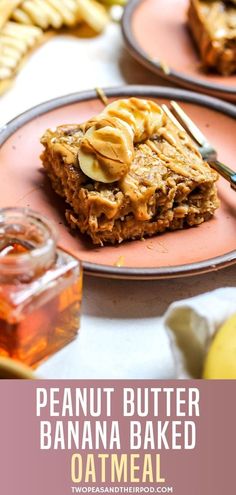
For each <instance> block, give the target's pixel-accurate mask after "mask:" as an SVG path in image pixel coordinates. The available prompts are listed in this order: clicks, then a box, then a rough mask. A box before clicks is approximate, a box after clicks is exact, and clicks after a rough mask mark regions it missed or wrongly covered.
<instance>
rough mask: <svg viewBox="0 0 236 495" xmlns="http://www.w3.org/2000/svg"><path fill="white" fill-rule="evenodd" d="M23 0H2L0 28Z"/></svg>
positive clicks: (0, 1)
mask: <svg viewBox="0 0 236 495" xmlns="http://www.w3.org/2000/svg"><path fill="white" fill-rule="evenodd" d="M21 1H22V0H0V29H1V28H2V27H3V26H4V24H5V23H6V22H7V21H8V19H9V18H10V17H11V14H12V12H13V10H14V9H15V8H16V7H18V5H19V4H20V3H21Z"/></svg>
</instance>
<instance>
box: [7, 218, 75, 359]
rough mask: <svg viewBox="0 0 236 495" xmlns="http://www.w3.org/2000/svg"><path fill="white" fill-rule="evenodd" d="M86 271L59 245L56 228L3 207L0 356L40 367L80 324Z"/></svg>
mask: <svg viewBox="0 0 236 495" xmlns="http://www.w3.org/2000/svg"><path fill="white" fill-rule="evenodd" d="M81 297H82V268H81V264H80V262H79V261H78V260H77V259H75V258H74V257H73V256H71V255H70V254H68V253H67V252H65V251H63V250H62V249H59V248H58V247H57V232H56V229H55V227H54V225H53V224H52V223H51V222H50V221H49V220H48V219H47V218H45V217H44V216H43V215H41V214H38V213H36V212H34V211H31V210H29V209H27V208H5V209H0V356H6V357H11V358H13V359H16V360H19V361H22V362H23V363H26V364H27V365H29V366H32V367H34V368H35V367H36V366H37V365H38V364H39V363H40V361H42V360H43V359H45V358H46V357H48V356H50V355H51V354H53V353H55V352H56V351H58V350H59V349H61V348H62V347H64V346H65V345H66V344H68V343H69V342H71V341H72V340H73V339H74V338H75V337H76V335H77V333H78V329H79V325H80V305H81Z"/></svg>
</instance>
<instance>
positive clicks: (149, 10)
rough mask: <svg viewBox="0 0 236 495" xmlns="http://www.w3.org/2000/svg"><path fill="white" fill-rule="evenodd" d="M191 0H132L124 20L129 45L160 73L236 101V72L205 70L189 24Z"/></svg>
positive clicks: (137, 55) (144, 62)
mask: <svg viewBox="0 0 236 495" xmlns="http://www.w3.org/2000/svg"><path fill="white" fill-rule="evenodd" d="M188 4H189V0H130V1H129V2H128V5H127V7H126V9H125V13H124V16H123V20H122V28H123V35H124V39H125V42H126V45H127V48H128V49H129V51H130V52H131V54H132V55H133V56H134V57H135V58H136V59H137V60H138V61H139V62H141V63H142V64H144V65H145V66H147V67H148V68H149V69H151V70H152V71H153V72H155V73H157V74H158V75H159V76H161V77H163V78H165V79H168V80H170V81H172V82H175V83H178V84H179V85H181V86H184V87H187V88H190V89H195V90H197V91H200V92H203V93H207V94H210V95H213V96H217V97H221V98H224V99H226V100H230V101H236V74H234V75H232V76H229V77H224V76H221V75H219V74H217V73H213V72H211V73H210V72H209V73H208V72H206V71H205V70H203V68H202V66H201V62H200V58H199V55H198V53H197V50H196V48H195V46H194V43H193V40H192V37H191V35H190V32H189V30H188V27H187V9H188Z"/></svg>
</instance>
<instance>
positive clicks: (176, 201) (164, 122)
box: [41, 98, 219, 245]
mask: <svg viewBox="0 0 236 495" xmlns="http://www.w3.org/2000/svg"><path fill="white" fill-rule="evenodd" d="M41 142H42V144H43V145H44V148H45V149H44V151H43V153H42V155H41V158H42V162H43V166H44V168H45V170H46V172H47V175H48V177H49V178H50V181H51V184H52V187H53V189H54V190H55V191H56V193H57V194H59V195H60V196H62V197H63V198H64V199H65V200H66V203H67V205H68V209H67V211H66V218H67V221H68V223H69V224H70V226H71V227H72V228H74V229H76V228H78V229H79V230H80V232H82V233H86V234H88V235H89V236H90V237H91V239H92V241H93V243H94V244H100V245H103V244H105V243H112V244H115V243H120V242H122V241H124V240H126V239H141V238H142V237H144V236H153V235H155V234H157V233H160V232H164V231H165V230H176V229H183V228H185V227H192V226H194V225H199V224H201V223H202V222H204V221H205V220H209V219H210V218H211V217H212V215H213V214H214V212H215V210H216V208H218V206H219V201H218V198H217V191H216V184H215V183H216V181H217V178H218V176H217V173H216V172H215V171H214V170H212V169H211V168H210V166H209V165H208V164H207V163H206V162H204V161H203V160H202V157H201V155H200V153H199V152H198V150H197V148H196V147H195V145H194V144H193V142H192V140H191V139H190V138H189V137H188V135H187V134H186V133H185V132H184V131H180V130H179V129H178V128H177V127H175V125H174V124H173V123H172V122H171V121H170V120H169V119H168V117H167V116H166V115H165V114H164V112H163V111H162V109H161V107H159V106H158V105H157V104H156V103H154V102H152V101H147V100H142V99H137V98H130V99H125V100H117V101H114V102H113V103H111V104H109V105H108V106H107V107H106V108H105V109H104V111H103V112H102V113H101V114H99V115H98V116H96V117H94V118H92V119H91V120H89V121H87V122H85V123H84V124H75V125H64V126H59V127H58V128H57V129H56V130H55V131H52V130H47V131H46V132H45V134H44V136H43V137H42V139H41Z"/></svg>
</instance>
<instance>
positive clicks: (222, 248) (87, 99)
mask: <svg viewBox="0 0 236 495" xmlns="http://www.w3.org/2000/svg"><path fill="white" fill-rule="evenodd" d="M105 91H106V94H107V96H108V97H109V98H111V99H114V98H118V97H121V96H123V97H129V96H138V97H144V98H150V99H154V100H156V101H157V102H158V103H161V102H163V101H167V100H170V99H175V100H178V101H180V102H181V105H182V106H183V108H184V109H185V110H186V111H187V112H188V113H189V115H190V116H191V117H192V118H193V120H194V121H195V122H196V123H197V124H198V125H199V126H200V128H201V129H202V131H203V132H204V133H205V134H206V135H207V137H208V138H209V140H210V141H211V142H212V143H213V145H214V146H215V147H216V148H217V150H218V151H219V159H220V160H221V161H224V162H225V163H227V164H228V165H229V166H231V167H235V156H236V141H235V135H236V119H235V117H236V109H235V107H234V106H232V105H230V104H229V103H225V102H222V101H220V100H216V99H214V98H211V97H207V96H201V95H197V94H195V93H191V92H188V91H185V90H178V89H171V88H153V87H151V86H124V87H122V88H113V89H107V90H105ZM101 109H102V103H101V101H100V100H99V99H98V97H97V95H96V92H95V91H89V92H83V93H78V94H74V95H69V96H65V97H62V98H58V99H55V100H52V101H50V102H47V103H43V104H42V105H39V106H37V107H35V108H33V109H32V110H29V111H27V112H26V113H24V114H23V115H20V116H19V117H17V118H16V119H15V120H13V121H12V122H10V123H9V124H8V125H7V126H6V127H5V128H4V129H2V130H1V131H0V144H1V149H0V164H1V166H0V184H1V195H0V207H7V206H21V207H22V206H27V207H30V208H32V209H34V210H38V211H40V212H41V213H43V214H45V215H47V216H48V218H50V219H51V220H54V222H56V224H57V226H58V229H59V233H60V244H61V246H62V247H64V248H65V249H66V250H69V251H71V252H72V253H74V254H75V256H77V257H78V258H80V259H81V260H82V261H83V265H84V269H85V272H86V273H90V274H94V275H99V276H108V277H118V278H145V279H148V278H161V277H177V276H183V275H192V274H194V273H203V272H207V271H211V270H215V269H219V268H222V267H224V266H227V265H229V264H232V263H234V262H235V260H236V235H235V231H236V193H235V192H234V191H233V190H231V189H230V186H229V184H228V183H227V182H226V181H225V180H224V179H220V181H219V195H220V198H221V207H220V209H219V210H218V211H217V213H216V215H215V216H214V218H213V219H212V220H210V221H208V222H206V223H204V224H202V225H200V226H199V227H195V228H191V229H187V230H182V231H176V232H168V233H165V234H162V235H157V236H155V237H153V238H149V239H146V240H145V241H131V242H125V243H122V244H120V245H118V246H107V247H94V246H93V245H92V243H91V242H90V241H88V240H87V239H85V237H83V236H81V235H80V234H79V233H78V235H76V236H75V235H72V234H71V233H70V231H69V229H68V228H67V226H66V223H65V219H64V209H65V204H64V201H63V200H62V199H60V198H58V197H57V196H56V195H55V194H54V192H53V191H52V190H51V187H50V184H49V182H48V180H47V179H46V177H45V175H44V173H43V170H42V166H41V162H40V159H39V155H40V152H41V150H42V146H41V144H40V142H39V140H40V137H41V135H42V134H43V132H44V131H45V129H47V128H48V127H55V126H57V125H59V124H66V123H76V122H82V121H84V120H86V119H87V118H89V117H91V116H92V115H95V114H96V113H98V112H99V111H101ZM119 260H122V261H123V263H121V264H122V266H120V267H118V266H116V265H117V262H118V261H119Z"/></svg>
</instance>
